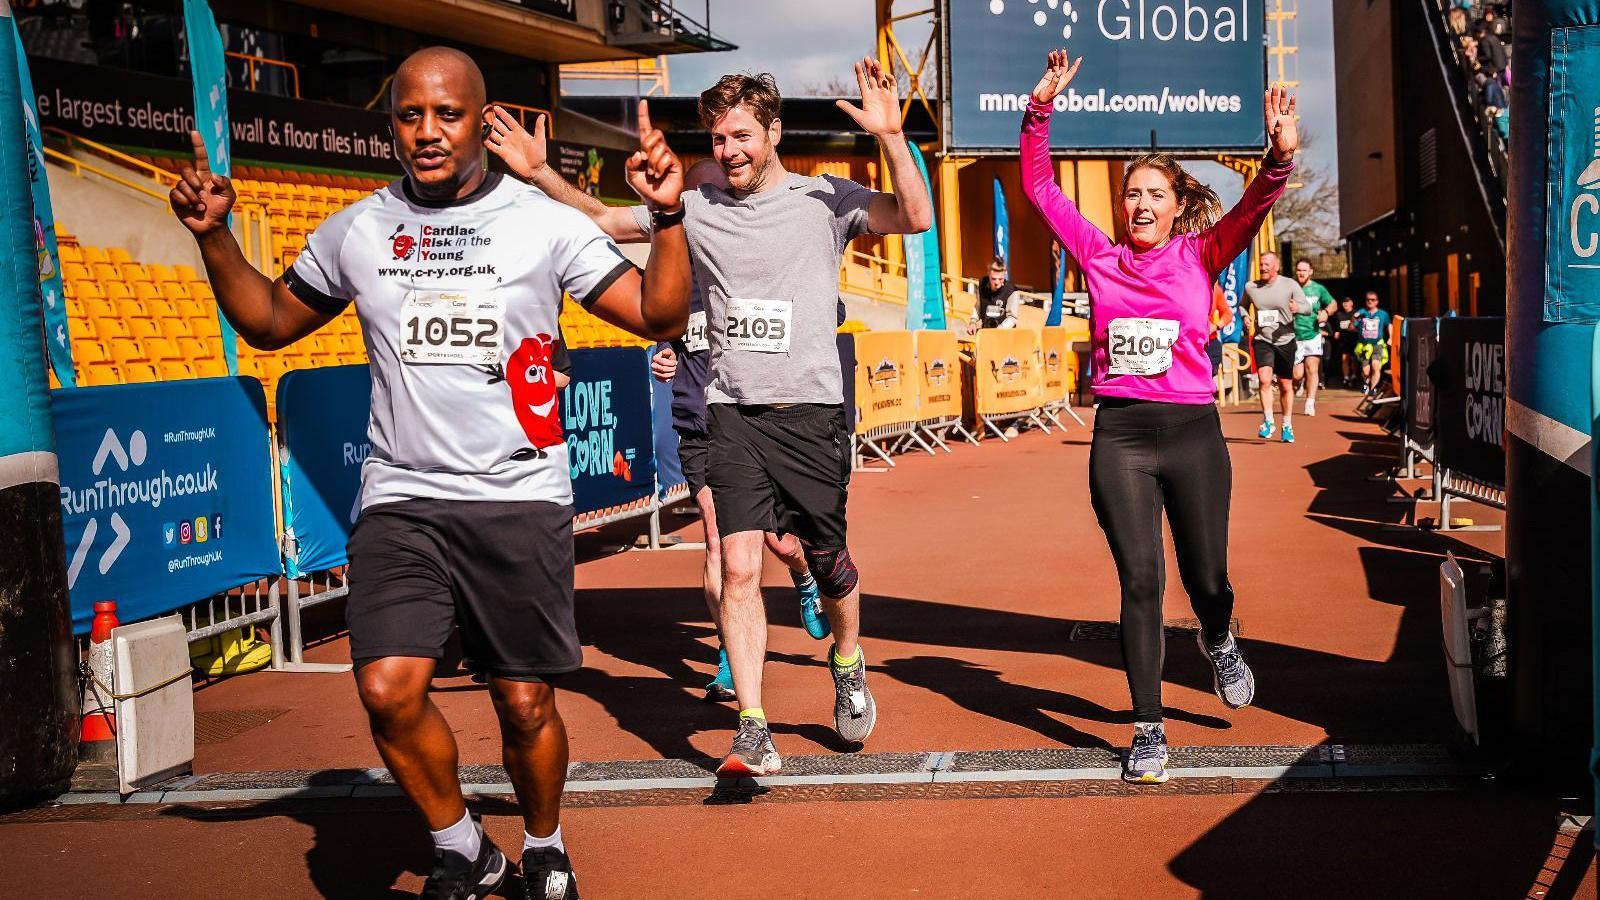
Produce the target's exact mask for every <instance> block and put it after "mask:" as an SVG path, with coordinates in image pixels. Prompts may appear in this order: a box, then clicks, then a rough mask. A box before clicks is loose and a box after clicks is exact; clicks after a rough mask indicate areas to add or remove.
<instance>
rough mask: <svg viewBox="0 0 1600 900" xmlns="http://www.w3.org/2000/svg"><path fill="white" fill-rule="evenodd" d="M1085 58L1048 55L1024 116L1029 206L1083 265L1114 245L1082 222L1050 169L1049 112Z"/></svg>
mask: <svg viewBox="0 0 1600 900" xmlns="http://www.w3.org/2000/svg"><path fill="white" fill-rule="evenodd" d="M1082 64H1083V57H1081V56H1080V57H1078V61H1077V62H1074V63H1072V64H1071V65H1070V66H1069V65H1068V64H1067V51H1065V50H1052V51H1050V56H1049V57H1048V60H1047V63H1046V66H1045V72H1044V77H1043V78H1040V79H1039V83H1038V85H1036V86H1035V87H1034V89H1033V96H1032V97H1030V98H1029V100H1028V111H1027V112H1026V113H1024V114H1023V116H1022V167H1021V169H1022V191H1023V193H1025V194H1027V195H1028V202H1029V203H1032V204H1033V208H1034V210H1035V211H1036V212H1038V213H1039V217H1040V218H1041V219H1044V223H1045V225H1047V226H1049V228H1050V231H1051V233H1052V234H1054V235H1055V236H1056V240H1058V241H1060V242H1061V246H1063V247H1065V248H1066V250H1067V253H1069V254H1071V255H1072V258H1073V259H1074V260H1077V261H1078V262H1079V263H1082V262H1083V261H1084V260H1086V259H1088V258H1089V257H1091V256H1093V255H1094V254H1096V253H1097V252H1099V251H1101V250H1104V249H1106V248H1108V247H1110V246H1111V239H1110V238H1109V237H1107V236H1106V235H1105V232H1103V231H1101V230H1100V229H1098V228H1096V227H1095V225H1094V223H1093V222H1090V221H1089V220H1088V219H1086V218H1084V216H1083V213H1082V212H1080V211H1079V210H1078V206H1077V204H1075V203H1073V202H1072V201H1071V200H1069V199H1067V195H1066V194H1064V193H1062V191H1061V186H1060V185H1059V184H1057V183H1056V179H1055V173H1054V172H1052V171H1051V167H1050V114H1051V112H1052V111H1053V109H1054V107H1053V105H1052V104H1053V103H1054V101H1055V98H1056V95H1057V94H1059V93H1061V92H1062V91H1063V90H1066V87H1067V85H1068V84H1069V83H1071V81H1072V77H1073V76H1074V75H1076V74H1078V66H1080V65H1082Z"/></svg>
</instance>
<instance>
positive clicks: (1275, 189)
mask: <svg viewBox="0 0 1600 900" xmlns="http://www.w3.org/2000/svg"><path fill="white" fill-rule="evenodd" d="M1293 171H1294V163H1293V162H1289V163H1285V164H1283V165H1274V164H1273V162H1272V161H1271V160H1270V159H1268V160H1266V161H1264V162H1263V163H1262V164H1261V170H1260V171H1259V172H1258V173H1256V177H1255V178H1253V179H1251V180H1250V183H1249V184H1247V185H1245V188H1244V196H1242V197H1240V198H1239V202H1238V203H1237V204H1235V205H1234V207H1233V209H1230V210H1228V212H1227V214H1226V215H1224V216H1223V217H1222V218H1221V219H1220V220H1219V221H1218V222H1217V224H1215V225H1213V226H1211V227H1210V228H1208V229H1206V230H1205V232H1204V233H1203V234H1201V235H1200V259H1201V260H1202V261H1203V262H1204V263H1205V267H1206V273H1207V274H1209V275H1210V276H1211V277H1213V278H1215V277H1216V276H1217V275H1218V273H1220V272H1221V271H1222V269H1223V267H1225V266H1227V264H1228V263H1230V262H1232V261H1233V259H1234V258H1235V257H1237V256H1238V255H1239V254H1241V253H1243V252H1244V251H1245V248H1246V247H1249V246H1250V241H1251V239H1252V238H1254V237H1255V236H1256V232H1258V231H1260V230H1261V223H1262V222H1264V221H1266V219H1267V213H1269V212H1271V211H1272V204H1274V203H1277V202H1278V198H1279V197H1280V196H1282V195H1283V189H1284V188H1285V187H1287V186H1288V184H1289V174H1290V173H1291V172H1293Z"/></svg>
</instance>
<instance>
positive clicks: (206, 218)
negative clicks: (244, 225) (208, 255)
mask: <svg viewBox="0 0 1600 900" xmlns="http://www.w3.org/2000/svg"><path fill="white" fill-rule="evenodd" d="M189 141H190V143H191V144H193V145H194V165H193V166H184V167H183V171H182V172H181V173H179V175H178V183H177V184H176V185H174V186H173V188H172V193H171V194H169V195H168V196H167V201H168V202H169V203H171V204H172V212H173V213H174V214H175V215H176V216H177V217H178V221H179V222H182V223H183V227H185V228H187V229H189V230H190V231H192V232H194V236H195V237H196V238H201V237H205V236H206V235H209V234H213V233H215V232H217V231H219V230H220V231H226V230H227V229H228V213H229V212H230V211H231V210H232V209H233V204H234V201H235V200H237V199H238V194H236V193H234V190H233V182H232V181H230V180H229V179H228V178H227V177H226V176H223V175H216V174H213V173H212V171H211V160H210V158H209V157H208V156H207V155H206V144H205V141H204V140H202V139H201V137H200V132H198V131H191V132H189Z"/></svg>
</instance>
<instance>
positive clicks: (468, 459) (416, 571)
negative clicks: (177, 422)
mask: <svg viewBox="0 0 1600 900" xmlns="http://www.w3.org/2000/svg"><path fill="white" fill-rule="evenodd" d="M390 100H391V104H390V107H391V110H392V111H391V118H390V124H391V127H392V128H393V131H394V135H395V138H396V149H397V151H398V157H399V161H400V164H401V167H402V168H403V169H404V170H405V175H404V177H402V178H401V179H400V180H398V181H396V182H394V183H393V184H391V185H389V186H387V187H384V188H382V189H380V190H378V191H376V192H375V193H373V194H371V195H370V196H368V197H367V198H366V199H364V200H362V201H360V202H358V203H356V204H354V205H352V206H350V207H348V208H346V209H344V210H342V211H340V212H337V213H335V214H334V215H332V216H330V217H329V218H328V219H327V220H326V221H325V222H323V223H322V224H321V225H320V226H318V228H317V229H316V231H315V232H314V233H312V235H311V236H310V237H309V238H307V240H306V246H305V249H304V250H303V251H302V252H301V253H300V255H299V256H298V257H297V258H296V259H295V262H294V265H293V266H291V267H290V268H289V270H288V271H286V272H284V274H283V275H282V276H281V277H279V278H278V279H277V280H276V281H271V280H268V279H267V278H266V276H264V275H262V274H261V273H260V272H258V271H256V270H255V268H253V267H252V266H251V265H250V263H249V262H247V261H246V260H245V258H244V254H243V253H242V252H241V251H240V249H239V245H238V243H237V242H236V241H235V240H234V237H233V233H232V232H231V231H230V230H229V228H228V224H227V222H228V212H229V210H230V209H231V208H232V207H233V204H234V201H235V197H236V195H235V193H234V190H233V186H232V184H231V183H230V182H229V180H228V179H227V178H224V177H222V176H220V175H213V174H211V173H210V171H209V170H208V167H207V165H206V156H205V146H204V144H203V143H202V142H201V140H200V136H199V135H198V134H193V135H192V138H193V142H194V148H195V162H196V164H195V166H194V167H193V168H189V167H185V168H184V171H183V173H182V176H181V179H180V180H179V182H178V184H177V186H176V187H174V188H173V189H172V195H171V203H172V209H173V212H174V213H175V214H176V215H177V217H178V219H179V221H180V222H182V223H183V225H184V226H185V227H187V228H188V229H189V230H190V231H191V232H193V233H194V235H195V239H196V241H197V242H198V243H199V245H200V251H201V255H202V258H203V259H204V261H205V267H206V274H207V276H208V278H209V280H210V282H211V286H212V289H213V290H214V292H215V293H216V297H217V303H218V305H219V306H220V307H221V309H222V312H223V314H225V315H226V316H227V317H228V321H229V322H231V323H232V324H233V327H234V328H235V329H236V330H237V331H238V333H239V335H240V337H242V338H244V340H245V342H246V343H248V344H250V345H251V346H253V347H258V348H260V349H263V350H274V349H277V348H280V347H284V346H287V345H289V344H292V343H294V342H295V341H297V340H299V339H300V338H303V337H305V336H307V335H309V334H311V333H312V332H314V331H316V330H317V329H318V328H321V327H322V326H323V325H326V324H327V323H328V322H330V321H332V320H333V319H334V318H335V317H336V316H338V315H339V314H340V312H341V311H343V310H344V309H345V308H346V307H348V306H349V305H350V303H352V302H354V303H355V305H356V313H357V315H358V316H359V317H360V320H361V331H362V334H363V335H364V337H365V340H366V346H367V352H368V356H369V359H370V361H371V369H372V414H371V415H372V421H371V426H370V428H369V439H370V441H371V443H372V450H371V454H370V455H369V456H368V457H367V460H366V462H365V463H364V464H363V465H362V470H361V515H360V519H359V520H358V521H357V522H356V525H355V529H354V530H353V532H352V533H351V535H350V547H349V557H350V570H349V596H348V600H347V607H346V615H347V618H348V619H349V626H350V655H351V658H352V659H353V660H354V662H355V679H356V686H357V689H358V691H359V693H360V696H361V702H362V704H363V705H364V706H365V707H366V710H367V715H368V718H369V721H370V723H371V728H372V735H373V740H374V742H375V743H376V744H377V747H378V752H379V754H380V755H381V756H382V757H383V761H384V763H385V764H386V765H387V766H388V768H389V771H390V773H391V774H392V775H393V776H394V779H395V781H396V782H398V783H399V785H400V787H401V789H402V790H404V791H405V793H406V796H408V797H410V798H411V800H412V802H414V803H415V804H416V805H417V807H418V809H419V810H420V811H421V813H422V816H423V818H424V819H425V820H426V822H427V824H428V828H429V829H430V830H431V831H432V836H433V842H434V848H435V852H434V866H433V871H432V873H431V874H430V875H429V876H428V881H427V884H426V886H425V887H424V888H423V896H424V897H439V898H445V897H448V898H456V900H460V898H474V900H476V898H483V897H486V896H488V895H489V894H490V893H491V892H493V891H494V890H495V889H496V888H497V887H499V885H500V884H501V882H502V881H504V879H505V877H506V873H507V870H508V868H509V865H508V863H507V861H506V858H505V856H504V855H503V854H502V853H501V852H500V851H499V850H498V849H497V848H496V847H495V846H494V844H493V843H492V842H491V841H490V840H489V839H488V838H487V837H486V836H484V834H483V830H482V828H481V827H480V826H479V825H478V823H477V822H475V821H474V820H473V819H472V817H471V816H470V815H469V813H468V812H467V808H466V804H465V802H464V800H463V798H462V794H461V785H460V783H459V780H458V778H457V773H456V765H457V761H458V758H459V757H458V752H457V747H456V739H455V735H454V734H453V733H452V731H451V729H450V725H449V723H448V722H446V721H445V719H444V716H443V715H441V714H440V712H439V708H438V707H437V706H435V705H434V703H433V701H432V700H431V699H430V698H429V696H428V691H429V685H430V682H431V681H432V678H433V675H434V670H435V667H436V665H437V663H438V660H439V658H440V656H441V655H442V653H443V651H444V646H445V642H446V641H447V640H448V639H449V637H450V634H451V632H452V631H453V630H455V629H456V627H457V625H458V623H459V627H460V632H461V638H462V645H463V649H464V651H465V657H466V659H465V662H466V665H467V667H468V668H469V669H472V670H475V671H479V672H482V673H485V674H487V676H488V681H489V694H490V697H491V699H492V700H493V703H494V709H495V713H496V715H497V717H498V718H499V722H500V731H501V737H502V743H503V750H504V759H505V766H506V769H507V772H508V774H509V776H510V778H511V782H512V784H513V786H514V787H515V789H516V796H517V801H518V804H519V805H520V807H521V811H522V816H523V823H524V824H523V827H524V831H525V834H524V836H523V848H524V849H523V854H522V874H523V878H524V879H525V881H526V883H527V885H528V887H527V890H528V892H529V894H530V895H532V896H540V897H545V898H547V900H563V898H576V897H577V896H578V889H577V882H576V879H575V878H574V876H573V874H572V864H571V861H570V860H569V859H568V857H567V855H566V852H565V848H564V846H563V843H562V839H561V828H560V812H561V794H562V791H563V789H564V785H565V780H566V769H567V734H566V727H565V725H564V724H563V723H562V720H561V714H560V712H559V711H558V710H557V708H556V702H555V691H554V687H553V682H555V681H556V679H557V678H559V676H561V675H563V674H565V673H568V672H572V671H574V670H576V669H577V668H578V667H579V666H581V665H582V662H583V657H582V653H581V648H580V647H579V643H578V636H577V631H576V628H575V627H574V624H573V608H572V581H573V550H572V516H573V511H572V482H571V478H570V475H569V469H568V460H567V446H566V442H565V441H564V440H563V436H562V429H561V418H560V410H559V409H558V408H557V393H556V388H555V384H554V377H553V374H552V368H553V360H552V352H553V349H554V338H555V335H556V334H557V328H556V326H557V323H558V321H559V315H560V311H561V304H562V295H563V292H565V293H569V294H571V295H572V296H573V297H575V298H577V300H578V302H580V303H582V304H583V305H584V306H585V307H587V308H588V309H590V310H591V311H592V312H594V313H595V314H596V315H598V316H599V317H600V318H602V319H605V320H606V321H608V322H612V323H613V324H616V325H618V326H619V327H622V328H624V329H627V330H628V331H631V332H633V333H634V334H638V335H642V336H645V337H648V338H651V339H654V340H666V339H670V338H672V337H676V336H677V335H679V334H682V333H683V328H684V324H685V322H686V320H687V319H688V315H689V310H688V306H689V291H690V272H689V252H688V246H687V244H686V243H685V240H684V236H683V229H681V228H674V227H668V226H665V225H664V226H663V227H661V228H660V229H658V231H657V237H656V240H655V242H654V245H653V247H652V250H653V253H652V255H651V261H650V267H649V269H648V270H647V271H646V272H645V273H644V275H643V277H642V278H641V277H640V274H639V271H638V269H636V268H635V267H634V266H633V264H631V263H629V262H628V261H627V260H626V259H624V258H623V256H622V253H621V252H620V251H619V250H618V249H617V247H616V245H615V244H613V243H612V242H611V240H610V239H608V238H607V237H606V236H605V235H604V234H602V233H601V232H600V230H599V229H598V228H596V227H594V224H593V223H592V222H590V221H589V220H588V219H586V218H584V217H583V216H581V215H578V214H576V213H574V212H573V211H571V210H569V209H566V208H565V207H563V206H561V205H559V204H557V203H554V202H552V201H551V200H550V199H549V198H548V197H546V196H544V195H543V194H541V193H539V192H538V191H536V190H532V189H530V188H528V187H526V186H524V185H522V184H519V183H518V182H516V181H514V180H512V179H509V178H504V177H502V176H501V175H499V174H498V173H491V172H488V171H487V170H486V168H485V153H484V139H485V133H486V128H485V113H486V112H487V106H486V104H485V94H484V84H483V74H482V73H481V72H480V71H479V70H478V67H477V65H476V64H474V63H473V61H472V60H471V58H470V57H468V56H467V55H466V54H464V53H462V52H460V51H459V50H454V49H448V48H442V47H432V48H427V49H424V50H419V51H417V52H416V53H414V54H412V55H411V56H410V57H408V58H407V59H406V61H405V62H404V63H402V64H401V65H400V68H399V69H398V71H396V72H395V76H394V79H393V80H392V82H391V86H390ZM639 139H640V148H641V150H640V153H638V154H636V155H635V157H634V158H633V159H631V160H630V161H629V165H628V180H629V181H630V183H632V184H634V185H635V187H636V189H638V190H640V191H641V193H643V194H644V195H646V196H647V197H648V199H649V201H650V203H651V205H652V206H653V207H654V208H656V209H658V210H662V211H670V210H672V209H674V208H681V203H680V199H679V194H680V191H681V189H682V186H683V175H682V169H681V166H680V165H679V163H678V161H677V159H676V158H675V157H673V156H672V154H671V153H670V152H669V151H668V150H667V148H666V144H665V142H664V141H663V140H662V139H661V135H660V132H656V131H652V130H650V129H649V128H648V127H644V128H641V129H640V132H639ZM423 229H429V230H430V231H431V233H432V234H434V235H452V236H454V235H461V236H463V237H461V238H460V239H459V243H455V239H454V238H452V239H451V240H452V246H453V247H457V246H458V247H459V248H460V251H461V254H462V261H461V262H460V263H455V262H452V263H451V264H449V265H447V266H439V265H438V264H437V263H435V262H431V261H427V260H424V259H422V258H421V254H420V253H418V252H417V250H418V236H419V235H420V234H422V233H424V232H423ZM467 235H470V237H471V240H467V239H466V237H465V236H467ZM463 304H466V306H465V308H463ZM435 322H438V323H439V324H440V328H438V329H434V328H433V323H435ZM422 323H426V324H422ZM461 336H470V338H471V340H470V341H465V342H462V341H457V340H456V338H457V337H461ZM353 852H360V849H359V848H358V849H356V850H354V851H353Z"/></svg>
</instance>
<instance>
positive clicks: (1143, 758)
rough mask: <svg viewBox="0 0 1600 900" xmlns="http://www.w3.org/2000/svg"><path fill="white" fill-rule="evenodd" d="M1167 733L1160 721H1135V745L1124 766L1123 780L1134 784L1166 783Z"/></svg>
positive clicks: (1129, 751)
mask: <svg viewBox="0 0 1600 900" xmlns="http://www.w3.org/2000/svg"><path fill="white" fill-rule="evenodd" d="M1169 777H1171V776H1169V775H1168V774H1167V733H1166V730H1165V729H1163V728H1162V727H1161V723H1160V722H1135V723H1134V726H1133V746H1132V747H1131V748H1129V750H1128V758H1127V761H1126V762H1125V763H1124V764H1123V767H1122V780H1123V781H1128V782H1132V783H1134V784H1165V783H1166V781H1167V779H1168V778H1169Z"/></svg>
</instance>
